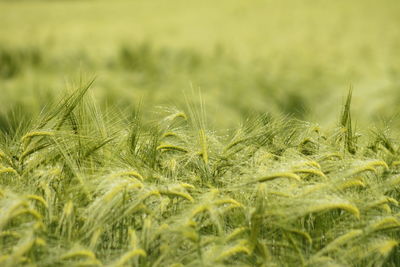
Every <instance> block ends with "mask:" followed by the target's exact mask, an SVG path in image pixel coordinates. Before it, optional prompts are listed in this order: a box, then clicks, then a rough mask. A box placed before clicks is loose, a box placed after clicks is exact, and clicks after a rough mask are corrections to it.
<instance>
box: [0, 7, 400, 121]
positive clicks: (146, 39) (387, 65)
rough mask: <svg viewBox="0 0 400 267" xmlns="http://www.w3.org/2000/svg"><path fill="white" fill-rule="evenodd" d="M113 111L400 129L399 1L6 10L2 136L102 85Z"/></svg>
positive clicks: (0, 34) (1, 53) (0, 55)
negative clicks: (76, 91)
mask: <svg viewBox="0 0 400 267" xmlns="http://www.w3.org/2000/svg"><path fill="white" fill-rule="evenodd" d="M94 76H95V77H96V81H95V83H94V85H93V88H92V93H93V95H94V97H95V98H96V99H97V101H98V103H99V104H100V105H101V106H103V107H107V106H115V107H118V108H120V109H121V110H130V109H132V108H135V106H136V105H137V103H138V102H139V101H140V100H141V101H142V106H143V107H144V109H145V110H149V111H150V110H156V109H157V108H156V107H158V106H178V107H181V106H184V105H186V102H187V98H189V99H190V100H191V101H200V100H199V99H200V98H199V97H198V96H199V94H201V96H202V99H203V101H204V102H205V107H206V112H207V114H208V117H209V122H210V124H211V125H213V127H215V128H217V129H224V128H229V127H233V126H235V125H237V124H238V123H239V122H240V120H241V119H242V118H243V117H246V116H247V115H248V114H249V113H259V112H269V113H272V114H285V115H288V116H293V117H296V118H299V119H302V120H310V121H312V122H316V123H319V124H321V125H323V126H326V125H327V126H329V125H333V124H334V123H335V122H336V121H337V118H338V115H339V113H340V110H341V108H342V104H343V102H344V98H345V96H346V94H347V91H348V89H349V87H350V86H351V85H352V86H353V88H354V103H353V115H354V119H355V121H356V122H357V125H375V124H382V123H383V122H385V123H389V124H390V125H391V127H393V128H395V129H398V128H400V119H399V111H400V105H399V103H400V2H399V1H398V0H380V1H373V0H351V1H348V0H346V1H345V0H337V1H329V0H304V1H297V0H279V1H271V0H250V1H249V0H219V1H213V0H202V1H193V0H168V1H165V0H153V1H148V0H129V1H128V0H114V1H110V0H82V1H81V0H60V1H57V0H47V1H44V0H24V1H23V0H20V1H18V0H8V1H4V0H3V1H0V127H3V128H4V127H6V126H4V125H5V124H6V123H5V121H6V120H7V118H8V117H9V116H11V114H13V113H15V112H16V110H19V111H22V112H25V113H26V114H36V113H38V112H40V110H41V109H42V108H43V107H44V106H45V105H46V104H47V103H48V102H49V101H51V100H52V99H53V98H55V97H58V95H59V94H60V93H61V92H65V90H68V89H73V88H74V87H75V86H77V85H79V83H80V81H81V80H83V81H85V80H86V81H87V80H89V79H90V78H92V77H94Z"/></svg>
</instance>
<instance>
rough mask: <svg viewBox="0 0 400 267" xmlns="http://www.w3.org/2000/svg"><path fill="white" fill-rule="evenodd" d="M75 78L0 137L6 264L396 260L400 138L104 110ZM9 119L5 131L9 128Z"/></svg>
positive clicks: (282, 122) (197, 111)
mask: <svg viewBox="0 0 400 267" xmlns="http://www.w3.org/2000/svg"><path fill="white" fill-rule="evenodd" d="M89 87H90V85H87V86H83V87H81V88H80V89H78V90H76V91H75V92H74V93H72V94H70V95H67V96H66V97H64V98H63V99H62V100H61V101H59V102H57V103H55V104H54V105H52V106H48V107H47V108H46V109H45V110H44V111H43V112H42V113H41V114H40V115H39V116H30V115H29V114H23V116H22V115H18V114H14V117H13V118H12V117H11V116H10V118H9V120H10V121H13V122H11V123H9V124H7V131H5V130H3V131H1V136H0V149H1V150H0V214H1V217H0V251H1V255H0V265H1V266H16V265H21V266H34V265H40V266H83V265H85V266H101V265H106V266H129V265H132V266H182V265H184V266H235V265H237V266H278V265H279V266H282V265H284V266H285V265H287V266H301V265H303V266H322V265H323V266H328V265H331V266H334V265H335V266H348V265H354V266H381V265H385V266H398V265H399V264H400V252H399V248H398V247H397V245H398V240H399V237H400V236H399V228H400V214H399V207H398V201H399V189H400V146H399V143H398V141H397V140H393V139H392V138H391V137H390V133H389V132H388V131H386V130H381V131H375V132H369V133H365V134H364V135H362V136H361V135H359V134H358V132H355V131H354V127H353V124H352V121H351V115H350V103H351V94H349V97H348V99H347V102H346V104H345V106H344V109H343V113H342V115H341V116H340V120H339V123H338V126H337V127H336V128H334V129H331V130H325V129H321V128H320V127H319V126H318V125H315V124H311V123H307V122H303V121H297V120H294V119H289V118H277V117H274V116H270V115H257V116H256V115H255V116H252V117H250V118H249V119H247V120H245V121H244V122H243V123H242V125H241V126H240V127H238V128H237V129H236V131H231V132H228V133H227V134H226V135H220V134H217V133H216V132H214V131H212V130H211V129H209V128H208V124H207V119H206V118H207V116H206V114H204V113H205V112H204V109H203V107H202V106H196V105H194V104H188V107H187V109H186V110H184V111H180V110H176V109H164V110H162V111H161V112H160V114H159V117H158V119H157V120H155V121H154V120H144V119H143V118H142V116H141V110H140V108H138V109H136V110H135V111H134V112H133V114H132V115H130V116H126V115H124V114H125V113H124V112H120V111H117V110H113V111H111V109H100V108H99V107H98V106H97V105H96V104H95V103H94V101H93V100H92V99H91V98H90V97H88V96H85V95H86V93H87V90H88V89H89ZM3 127H6V126H3Z"/></svg>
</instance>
